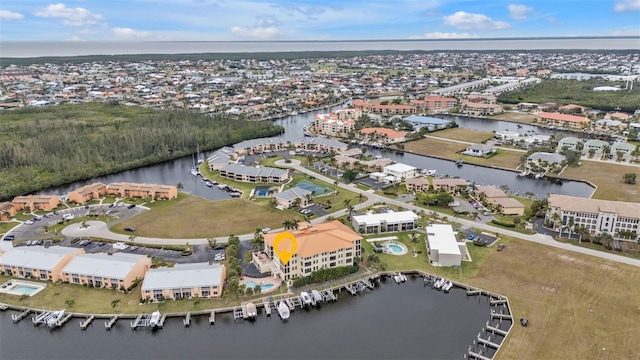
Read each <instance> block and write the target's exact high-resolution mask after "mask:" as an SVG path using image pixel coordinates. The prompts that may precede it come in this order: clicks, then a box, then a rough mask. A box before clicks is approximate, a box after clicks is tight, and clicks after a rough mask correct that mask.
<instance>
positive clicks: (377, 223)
mask: <svg viewBox="0 0 640 360" xmlns="http://www.w3.org/2000/svg"><path fill="white" fill-rule="evenodd" d="M418 219H419V216H418V215H416V214H415V213H414V212H413V211H391V212H385V213H378V214H364V215H354V216H352V217H351V224H352V225H353V228H354V230H356V231H358V232H362V233H365V234H372V233H382V232H392V231H408V230H412V229H415V228H416V227H417V225H418Z"/></svg>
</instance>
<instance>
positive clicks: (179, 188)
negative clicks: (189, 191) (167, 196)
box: [176, 182, 184, 191]
mask: <svg viewBox="0 0 640 360" xmlns="http://www.w3.org/2000/svg"><path fill="white" fill-rule="evenodd" d="M176 189H178V191H182V189H184V185H182V183H181V182H179V183H178V184H177V185H176Z"/></svg>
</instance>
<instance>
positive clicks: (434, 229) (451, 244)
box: [426, 224, 466, 266]
mask: <svg viewBox="0 0 640 360" xmlns="http://www.w3.org/2000/svg"><path fill="white" fill-rule="evenodd" d="M426 242H427V251H428V253H429V262H430V263H431V265H433V266H460V264H461V263H462V251H461V248H464V249H463V250H464V252H465V253H466V245H465V244H464V243H458V240H457V239H456V235H455V233H454V231H453V228H452V227H451V225H448V224H432V225H429V226H427V238H426Z"/></svg>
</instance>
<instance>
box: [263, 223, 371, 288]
mask: <svg viewBox="0 0 640 360" xmlns="http://www.w3.org/2000/svg"><path fill="white" fill-rule="evenodd" d="M299 226H300V227H299V229H298V230H289V231H288V232H289V233H290V234H292V235H293V236H294V237H295V239H296V242H297V247H296V248H295V251H294V254H293V256H292V257H291V259H290V260H289V261H288V262H287V263H286V264H285V263H283V261H282V260H281V259H280V257H279V256H278V254H277V253H276V252H275V251H274V240H275V239H276V237H277V236H278V235H280V234H281V233H282V232H277V233H268V234H265V235H264V254H265V255H266V256H268V257H269V258H270V259H272V261H271V262H270V263H269V264H270V265H269V268H268V269H269V270H270V271H271V272H272V275H274V276H278V277H280V278H281V279H282V280H283V281H289V280H291V279H294V278H300V277H305V276H310V275H311V273H312V272H314V271H317V270H320V269H329V268H335V267H341V266H350V265H353V262H354V260H355V259H356V258H357V257H360V256H361V255H362V253H361V247H360V246H361V241H362V236H361V235H360V234H358V233H356V232H354V231H353V230H351V228H349V227H348V226H346V225H345V224H343V223H341V222H340V221H338V220H333V221H328V222H324V223H321V224H314V225H311V224H308V223H300V224H299ZM285 232H286V231H285ZM286 242H287V241H285V240H283V243H282V244H279V245H281V246H282V245H284V246H286V245H289V244H286ZM255 258H256V257H255V256H254V260H255ZM258 266H261V265H258Z"/></svg>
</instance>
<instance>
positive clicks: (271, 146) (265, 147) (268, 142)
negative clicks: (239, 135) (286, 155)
mask: <svg viewBox="0 0 640 360" xmlns="http://www.w3.org/2000/svg"><path fill="white" fill-rule="evenodd" d="M288 147H289V142H287V141H286V140H283V139H281V138H280V137H278V136H275V137H269V138H259V139H250V140H245V141H241V142H239V143H237V144H235V145H233V149H234V151H235V153H236V154H237V155H245V154H261V153H263V152H270V151H278V150H286V149H287V148H288Z"/></svg>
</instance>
